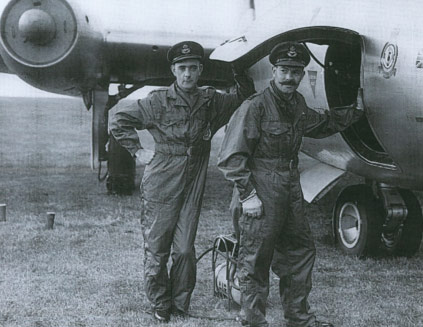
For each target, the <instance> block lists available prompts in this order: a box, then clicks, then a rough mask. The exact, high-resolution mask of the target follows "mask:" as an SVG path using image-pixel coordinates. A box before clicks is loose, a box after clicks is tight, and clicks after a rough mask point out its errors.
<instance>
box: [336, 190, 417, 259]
mask: <svg viewBox="0 0 423 327" xmlns="http://www.w3.org/2000/svg"><path fill="white" fill-rule="evenodd" d="M374 186H375V187H373V188H372V187H371V186H370V185H353V186H349V187H347V188H345V189H344V190H343V191H342V192H341V194H340V195H339V196H338V199H337V201H336V205H335V208H334V214H333V227H334V233H335V239H336V241H337V244H338V246H339V248H340V249H341V250H342V251H343V252H344V253H346V254H348V255H355V256H374V255H381V254H383V255H394V256H412V255H414V254H415V253H416V252H417V251H418V250H419V248H420V243H421V240H422V233H423V217H422V211H421V208H420V204H419V201H418V200H417V198H416V197H415V195H414V194H413V193H412V192H411V191H409V190H404V189H397V188H393V187H389V186H387V185H384V184H375V185H374Z"/></svg>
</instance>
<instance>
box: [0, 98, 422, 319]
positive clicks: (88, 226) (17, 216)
mask: <svg viewBox="0 0 423 327" xmlns="http://www.w3.org/2000/svg"><path fill="white" fill-rule="evenodd" d="M89 118H90V114H89V113H88V112H86V110H85V109H84V108H83V105H82V101H79V100H66V99H65V100H64V99H60V100H59V99H56V100H48V99H43V100H31V99H11V98H7V99H0V167H1V168H0V186H1V188H0V203H6V204H7V221H6V222H2V223H0V326H2V327H3V326H4V327H6V326H7V327H12V326H13V327H71V326H72V327H104V326H113V327H124V326H125V327H126V326H128V327H132V326H134V327H135V326H154V325H155V324H154V322H153V321H152V320H151V318H150V315H149V314H148V313H147V312H146V311H147V310H148V309H149V306H148V302H147V301H146V299H145V296H144V292H143V277H142V270H143V267H142V256H143V252H142V236H141V229H140V223H139V218H140V214H139V211H140V201H139V193H138V192H137V193H136V194H134V195H133V196H131V197H121V196H110V195H107V192H106V189H105V185H104V184H101V183H99V182H97V179H96V173H95V172H93V171H91V170H90V169H89V149H90V139H89V135H90V130H89V126H90V120H89ZM216 147H217V146H216V144H215V145H214V147H213V148H214V149H216ZM213 156H214V157H215V150H214V152H213ZM212 162H214V161H212ZM138 171H139V174H138V176H137V179H138V180H139V179H140V176H141V174H142V167H139V169H138ZM356 180H357V179H356V178H354V177H352V176H349V177H348V178H347V179H344V180H343V181H342V184H344V185H345V183H347V182H350V181H353V182H354V181H356ZM341 186H342V185H340V186H338V187H337V188H335V189H334V190H333V191H331V192H329V194H328V195H327V196H326V197H325V198H324V199H323V200H322V201H321V202H319V203H318V204H312V205H308V206H307V214H308V216H309V218H310V223H311V226H312V229H313V233H314V236H315V239H316V246H317V250H318V254H317V261H316V266H315V270H314V275H313V284H314V288H313V291H312V294H311V297H310V302H311V304H312V307H313V308H314V310H315V311H316V313H317V316H318V318H320V319H322V320H329V321H331V322H333V323H334V324H335V325H336V326H346V327H352V326H375V327H378V326H392V327H406V326H423V273H422V270H423V251H420V252H419V254H418V255H417V256H416V257H414V258H411V259H404V258H394V259H378V260H376V259H367V260H360V259H357V258H350V257H343V256H341V254H340V253H339V251H338V250H336V249H335V248H334V247H333V244H332V241H331V237H330V215H331V205H332V203H333V201H334V198H335V196H336V194H337V192H338V191H339V189H340V187H341ZM230 195H231V185H230V184H229V183H227V182H226V181H225V180H224V179H223V177H222V175H221V174H220V173H219V172H218V171H217V169H216V168H215V167H214V166H213V165H211V167H210V169H209V179H208V185H207V190H206V194H205V199H204V207H203V211H202V214H201V221H200V226H199V231H198V236H197V240H196V247H197V253H198V254H199V253H201V252H202V251H204V250H205V249H207V248H208V247H210V246H211V245H212V242H213V240H214V239H215V237H217V236H218V235H221V234H227V233H229V232H230V231H231V230H232V227H231V221H230V218H229V214H228V210H227V207H228V205H229V198H230ZM47 211H54V212H55V213H56V221H55V228H54V229H53V230H45V228H44V225H45V221H46V212H47ZM210 259H211V257H210V255H209V254H208V255H206V256H205V257H204V258H203V259H202V260H201V261H200V263H199V266H198V269H199V273H198V279H197V287H196V290H195V292H194V295H193V299H192V305H191V313H193V314H198V315H208V316H216V317H228V318H230V317H234V316H235V315H236V313H237V312H236V310H233V311H231V312H228V311H226V309H225V304H226V303H225V302H224V301H223V300H221V299H218V298H215V297H213V294H212V293H213V290H212V285H213V283H212V272H211V260H210ZM268 320H269V322H270V323H271V326H283V323H282V321H283V319H282V314H281V310H280V301H279V298H278V292H277V279H276V277H275V276H274V275H272V278H271V290H270V296H269V309H268ZM234 325H236V323H235V322H234V321H211V320H208V319H194V318H191V319H188V320H185V321H183V320H175V319H173V320H172V321H171V323H170V324H169V326H171V327H176V326H188V327H194V326H205V327H206V326H220V327H229V326H234Z"/></svg>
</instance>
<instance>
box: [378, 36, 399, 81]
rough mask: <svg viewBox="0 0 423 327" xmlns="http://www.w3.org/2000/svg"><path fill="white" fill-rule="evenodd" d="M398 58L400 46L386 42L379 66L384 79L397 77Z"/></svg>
mask: <svg viewBox="0 0 423 327" xmlns="http://www.w3.org/2000/svg"><path fill="white" fill-rule="evenodd" d="M397 57H398V46H397V45H396V44H393V43H389V42H386V44H385V46H384V47H383V50H382V54H381V55H380V66H379V72H380V73H382V74H383V77H385V78H390V77H391V76H392V75H394V76H395V74H396V72H397V69H396V68H395V64H396V63H397Z"/></svg>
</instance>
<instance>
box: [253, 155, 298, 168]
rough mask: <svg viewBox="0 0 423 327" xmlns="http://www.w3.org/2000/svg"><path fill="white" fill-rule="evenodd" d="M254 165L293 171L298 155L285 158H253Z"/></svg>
mask: <svg viewBox="0 0 423 327" xmlns="http://www.w3.org/2000/svg"><path fill="white" fill-rule="evenodd" d="M254 166H256V167H257V168H263V169H267V170H277V171H293V170H295V169H297V168H298V157H295V158H293V159H287V158H285V157H278V158H254Z"/></svg>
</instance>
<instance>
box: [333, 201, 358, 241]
mask: <svg viewBox="0 0 423 327" xmlns="http://www.w3.org/2000/svg"><path fill="white" fill-rule="evenodd" d="M338 232H339V236H340V237H341V242H342V244H343V245H344V246H345V247H347V248H349V249H351V248H353V247H355V246H356V245H357V243H358V241H359V239H360V232H361V217H360V212H359V211H358V208H357V205H356V204H354V203H351V202H346V203H345V204H344V205H343V206H342V208H341V211H340V213H339V226H338Z"/></svg>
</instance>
